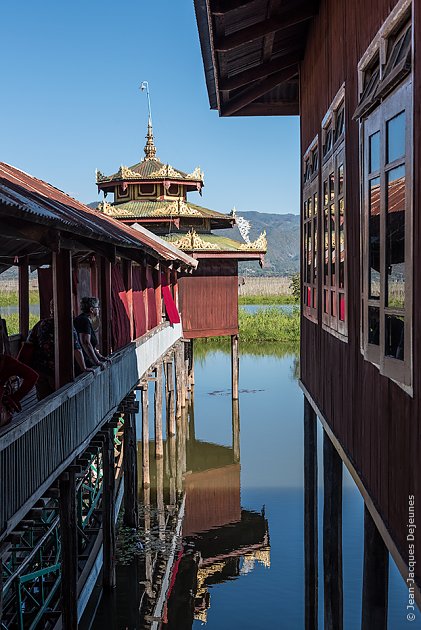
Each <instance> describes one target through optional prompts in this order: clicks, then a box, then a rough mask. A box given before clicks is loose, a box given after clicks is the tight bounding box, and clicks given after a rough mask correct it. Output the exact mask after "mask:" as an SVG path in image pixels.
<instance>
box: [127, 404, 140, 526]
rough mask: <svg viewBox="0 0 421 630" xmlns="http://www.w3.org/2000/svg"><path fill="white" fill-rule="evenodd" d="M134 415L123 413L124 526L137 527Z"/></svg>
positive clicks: (130, 412) (131, 412) (132, 413)
mask: <svg viewBox="0 0 421 630" xmlns="http://www.w3.org/2000/svg"><path fill="white" fill-rule="evenodd" d="M136 444H137V441H136V416H135V414H134V412H133V411H128V412H125V413H124V450H123V468H124V519H123V522H124V526H125V527H137V525H138V519H137V450H136Z"/></svg>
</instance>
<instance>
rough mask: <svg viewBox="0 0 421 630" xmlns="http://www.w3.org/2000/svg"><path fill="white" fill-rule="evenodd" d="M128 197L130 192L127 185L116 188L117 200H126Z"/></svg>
mask: <svg viewBox="0 0 421 630" xmlns="http://www.w3.org/2000/svg"><path fill="white" fill-rule="evenodd" d="M129 196H130V190H129V187H128V185H127V184H120V185H119V187H118V188H117V199H127V198H128V197H129Z"/></svg>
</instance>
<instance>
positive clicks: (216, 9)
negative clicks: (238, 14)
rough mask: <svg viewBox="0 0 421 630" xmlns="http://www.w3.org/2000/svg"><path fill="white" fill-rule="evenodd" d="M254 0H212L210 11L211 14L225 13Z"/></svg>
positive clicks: (240, 7)
mask: <svg viewBox="0 0 421 630" xmlns="http://www.w3.org/2000/svg"><path fill="white" fill-rule="evenodd" d="M253 1H255V0H213V2H212V3H211V8H210V11H211V13H212V14H213V15H225V14H226V13H230V12H231V11H236V10H238V9H244V8H245V7H247V6H248V5H250V4H252V2H253Z"/></svg>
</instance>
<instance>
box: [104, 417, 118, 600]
mask: <svg viewBox="0 0 421 630" xmlns="http://www.w3.org/2000/svg"><path fill="white" fill-rule="evenodd" d="M102 459H103V468H104V470H103V481H102V483H103V491H102V529H103V541H104V542H103V545H102V549H103V568H102V585H103V588H104V589H106V590H109V589H112V588H114V587H115V585H116V581H115V458H114V430H113V429H112V428H111V429H107V431H106V433H105V441H104V445H103V450H102Z"/></svg>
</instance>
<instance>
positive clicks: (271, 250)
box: [88, 201, 300, 276]
mask: <svg viewBox="0 0 421 630" xmlns="http://www.w3.org/2000/svg"><path fill="white" fill-rule="evenodd" d="M97 205H98V202H97V201H95V202H93V203H89V204H88V206H89V207H90V208H96V207H97ZM239 214H240V215H241V216H242V217H244V218H245V219H247V221H250V224H251V230H250V234H249V238H250V240H251V241H254V240H255V239H256V238H257V237H258V236H259V234H260V233H261V232H263V230H266V237H267V240H268V251H267V254H266V256H265V266H264V267H263V269H261V268H260V266H259V265H258V264H257V263H256V262H245V263H240V267H239V272H240V274H241V275H243V276H291V275H292V274H294V273H297V272H298V271H299V269H300V217H299V215H297V214H270V213H268V212H239ZM217 232H218V234H220V235H221V236H227V237H228V238H233V239H235V240H239V241H242V240H243V239H242V238H241V235H240V232H239V231H238V228H237V227H234V228H233V229H228V230H218V231H217Z"/></svg>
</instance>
